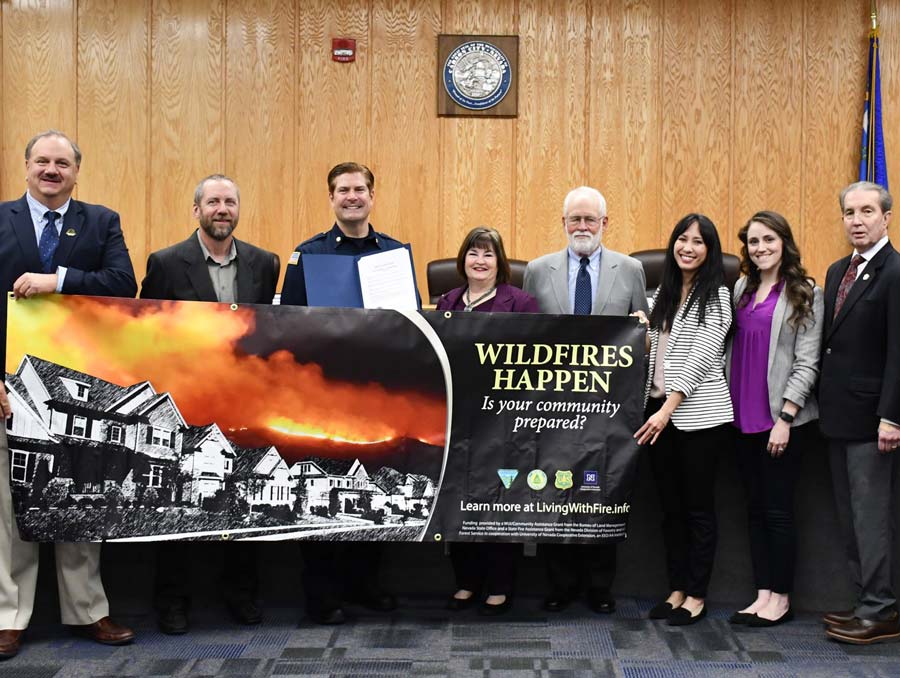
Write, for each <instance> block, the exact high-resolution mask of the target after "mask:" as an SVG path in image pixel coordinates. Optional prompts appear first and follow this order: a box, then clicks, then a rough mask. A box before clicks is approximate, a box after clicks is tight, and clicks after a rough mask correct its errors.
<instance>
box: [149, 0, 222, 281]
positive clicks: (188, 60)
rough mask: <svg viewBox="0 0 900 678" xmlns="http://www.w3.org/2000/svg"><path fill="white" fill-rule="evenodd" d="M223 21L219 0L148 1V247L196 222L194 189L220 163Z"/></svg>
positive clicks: (172, 239) (175, 237)
mask: <svg viewBox="0 0 900 678" xmlns="http://www.w3.org/2000/svg"><path fill="white" fill-rule="evenodd" d="M223 20H224V0H218V1H215V0H214V1H213V2H209V1H208V0H154V2H153V3H152V13H151V46H150V58H151V64H152V68H151V81H150V87H151V97H150V200H151V205H150V210H151V211H150V214H149V215H148V222H147V229H148V231H149V233H148V240H149V249H150V250H151V251H153V250H158V249H160V248H163V247H168V246H169V245H172V244H174V243H176V242H179V241H181V240H184V239H185V238H186V237H187V236H188V235H189V234H190V233H191V231H192V230H193V229H194V228H196V226H197V222H196V221H195V220H194V218H193V216H192V215H191V205H192V204H193V200H194V187H195V186H196V185H197V182H198V181H200V179H202V178H203V177H205V176H207V175H209V174H213V173H215V172H221V171H223V169H224V167H225V134H224V98H225V67H224V31H225V29H224V24H223ZM135 263H137V262H135ZM144 263H146V262H144ZM136 268H137V267H136ZM140 268H141V270H142V271H143V269H144V265H143V264H141V266H140Z"/></svg>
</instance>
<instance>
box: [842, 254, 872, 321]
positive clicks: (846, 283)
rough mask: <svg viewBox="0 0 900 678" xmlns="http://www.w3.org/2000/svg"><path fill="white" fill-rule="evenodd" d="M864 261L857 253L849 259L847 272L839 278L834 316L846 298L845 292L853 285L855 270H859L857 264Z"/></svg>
mask: <svg viewBox="0 0 900 678" xmlns="http://www.w3.org/2000/svg"><path fill="white" fill-rule="evenodd" d="M863 261H865V260H864V259H863V258H862V257H861V256H859V255H858V254H854V255H853V258H852V259H851V260H850V266H849V267H848V268H847V272H846V273H844V277H843V278H841V284H840V286H839V287H838V291H837V297H836V298H835V300H834V317H835V318H837V314H838V313H840V312H841V306H843V305H844V301H846V299H847V294H848V293H849V292H850V288H851V287H853V283H855V282H856V272H857V271H858V270H859V265H860V264H861V263H862V262H863Z"/></svg>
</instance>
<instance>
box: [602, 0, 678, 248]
mask: <svg viewBox="0 0 900 678" xmlns="http://www.w3.org/2000/svg"><path fill="white" fill-rule="evenodd" d="M659 5H660V2H659V0H636V1H635V2H630V3H622V2H619V1H618V0H596V1H595V2H594V3H593V5H592V14H591V29H590V49H591V58H590V61H589V68H590V72H589V78H588V81H589V83H590V85H589V88H588V91H587V98H588V100H589V104H590V113H589V117H588V127H587V133H586V136H585V139H586V142H587V144H588V159H587V163H588V176H589V180H588V183H589V184H590V185H592V186H594V187H596V188H597V189H599V190H600V192H601V193H603V195H604V197H605V198H606V202H607V213H608V215H609V226H608V227H607V232H606V233H605V234H604V242H605V243H606V244H608V245H609V247H611V248H612V249H615V250H619V251H621V252H634V251H635V250H640V249H652V248H656V247H658V246H659V241H660V228H661V227H660V221H659V219H660V205H659V202H660V201H659V191H658V186H659V179H660V171H661V165H660V143H659V141H660V98H659V64H660V57H661V49H662V47H661V44H662V40H661V20H660V15H659V11H660V7H659Z"/></svg>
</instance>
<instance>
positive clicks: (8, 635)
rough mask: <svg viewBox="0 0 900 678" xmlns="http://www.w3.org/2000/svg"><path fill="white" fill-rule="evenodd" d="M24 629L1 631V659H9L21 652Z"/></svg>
mask: <svg viewBox="0 0 900 678" xmlns="http://www.w3.org/2000/svg"><path fill="white" fill-rule="evenodd" d="M23 633H25V631H24V630H22V629H3V630H2V631H0V659H9V658H10V657H15V656H16V655H17V654H19V648H20V647H21V646H22V634H23Z"/></svg>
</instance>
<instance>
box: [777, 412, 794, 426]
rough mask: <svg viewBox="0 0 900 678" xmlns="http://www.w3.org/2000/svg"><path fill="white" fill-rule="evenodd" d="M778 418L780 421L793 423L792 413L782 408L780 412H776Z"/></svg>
mask: <svg viewBox="0 0 900 678" xmlns="http://www.w3.org/2000/svg"><path fill="white" fill-rule="evenodd" d="M778 418H779V419H781V421H786V422H787V423H789V424H793V423H794V415H793V414H788V413H787V412H785V411H784V410H781V412H779V413H778Z"/></svg>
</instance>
